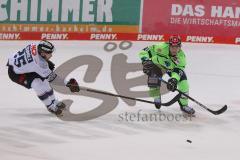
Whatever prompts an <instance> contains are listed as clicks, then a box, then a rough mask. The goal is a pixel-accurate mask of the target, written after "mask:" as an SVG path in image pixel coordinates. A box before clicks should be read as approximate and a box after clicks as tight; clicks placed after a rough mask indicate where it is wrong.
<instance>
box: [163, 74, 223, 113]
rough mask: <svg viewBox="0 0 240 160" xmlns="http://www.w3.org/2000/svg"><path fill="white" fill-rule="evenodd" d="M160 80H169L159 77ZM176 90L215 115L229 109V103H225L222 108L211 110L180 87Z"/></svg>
mask: <svg viewBox="0 0 240 160" xmlns="http://www.w3.org/2000/svg"><path fill="white" fill-rule="evenodd" d="M159 80H160V81H162V82H163V83H165V84H168V82H167V81H165V80H163V79H162V78H159ZM176 91H178V92H179V93H180V94H182V95H184V96H185V97H187V98H189V99H190V100H192V101H193V102H195V103H196V104H198V105H199V106H201V107H202V108H204V109H206V110H207V111H209V112H211V113H212V114H214V115H219V114H222V113H223V112H225V111H226V110H227V105H224V106H223V107H222V108H221V109H219V110H216V111H214V110H211V109H209V108H208V107H207V106H205V105H203V104H202V103H200V102H198V101H197V100H195V99H194V98H192V97H190V96H189V95H187V94H186V93H183V92H182V91H180V90H179V89H176Z"/></svg>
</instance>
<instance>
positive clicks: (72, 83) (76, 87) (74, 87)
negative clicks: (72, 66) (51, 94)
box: [66, 78, 80, 92]
mask: <svg viewBox="0 0 240 160" xmlns="http://www.w3.org/2000/svg"><path fill="white" fill-rule="evenodd" d="M66 86H67V87H68V88H69V89H70V90H71V92H79V91H80V87H79V85H78V83H77V81H76V80H75V79H74V78H71V79H70V80H69V81H68V83H67V85H66Z"/></svg>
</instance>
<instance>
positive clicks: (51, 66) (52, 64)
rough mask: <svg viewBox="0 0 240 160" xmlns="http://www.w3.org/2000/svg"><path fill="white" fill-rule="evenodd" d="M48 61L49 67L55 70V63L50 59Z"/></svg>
mask: <svg viewBox="0 0 240 160" xmlns="http://www.w3.org/2000/svg"><path fill="white" fill-rule="evenodd" d="M47 63H48V67H49V69H50V70H51V71H53V70H54V69H55V64H54V63H53V62H52V61H50V60H48V61H47Z"/></svg>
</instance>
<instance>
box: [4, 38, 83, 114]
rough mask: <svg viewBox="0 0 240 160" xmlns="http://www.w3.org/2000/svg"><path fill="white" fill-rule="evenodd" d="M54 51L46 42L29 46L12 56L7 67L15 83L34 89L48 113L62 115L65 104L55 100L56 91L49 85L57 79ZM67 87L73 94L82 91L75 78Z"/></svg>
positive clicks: (49, 43)
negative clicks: (51, 59)
mask: <svg viewBox="0 0 240 160" xmlns="http://www.w3.org/2000/svg"><path fill="white" fill-rule="evenodd" d="M54 50H55V47H54V45H53V44H52V43H51V42H49V41H46V40H43V41H40V42H39V43H38V44H34V43H32V44H29V45H28V46H27V47H25V48H24V49H23V50H21V51H19V52H17V53H14V54H12V55H11V56H10V57H9V59H8V63H7V66H8V75H9V78H10V79H11V80H12V81H13V82H15V83H17V84H19V85H22V86H24V87H26V88H27V89H30V88H32V89H33V90H34V91H35V92H36V94H37V96H38V98H39V99H40V100H41V101H42V102H43V103H44V104H45V106H46V107H47V109H48V111H50V112H51V113H54V114H56V115H61V113H62V110H63V109H64V108H65V104H64V103H63V102H60V101H58V100H57V99H56V98H55V95H54V91H53V89H52V88H51V86H50V84H49V82H52V81H54V79H55V78H56V77H57V75H56V74H55V73H54V68H55V65H54V63H53V62H51V61H50V58H51V57H52V54H53V52H54ZM66 86H67V87H69V88H70V90H71V91H72V92H79V90H80V89H79V86H78V84H77V81H76V80H75V79H74V78H72V79H70V80H69V81H68V83H67V85H66Z"/></svg>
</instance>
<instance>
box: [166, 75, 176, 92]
mask: <svg viewBox="0 0 240 160" xmlns="http://www.w3.org/2000/svg"><path fill="white" fill-rule="evenodd" d="M167 89H168V90H169V91H172V92H174V91H175V90H176V89H177V80H176V79H175V78H170V79H169V80H168V84H167Z"/></svg>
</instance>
